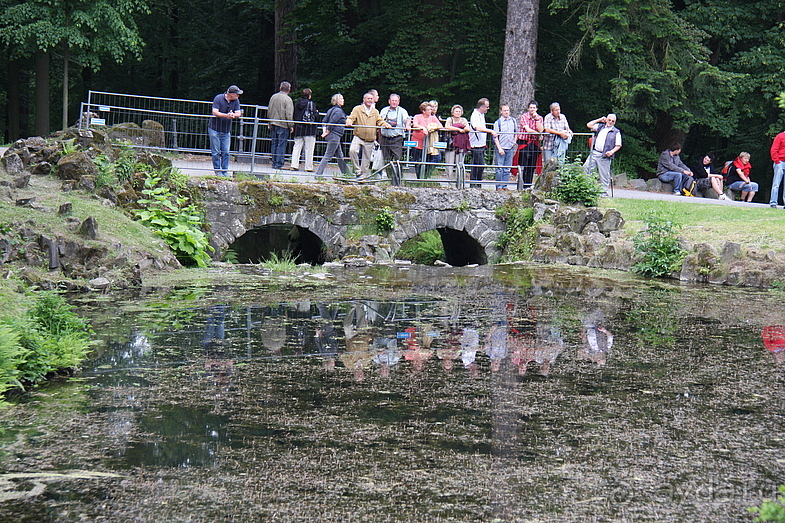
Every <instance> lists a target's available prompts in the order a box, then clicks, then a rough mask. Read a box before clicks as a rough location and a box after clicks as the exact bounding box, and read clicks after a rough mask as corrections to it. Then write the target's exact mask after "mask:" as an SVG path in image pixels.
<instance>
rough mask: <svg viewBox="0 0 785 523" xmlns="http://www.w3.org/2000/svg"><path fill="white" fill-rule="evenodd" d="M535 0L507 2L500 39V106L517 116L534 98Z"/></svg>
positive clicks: (538, 8) (536, 27)
mask: <svg viewBox="0 0 785 523" xmlns="http://www.w3.org/2000/svg"><path fill="white" fill-rule="evenodd" d="M539 16H540V1H539V0H509V2H508V3H507V29H506V32H505V39H504V65H503V68H502V86H501V87H502V88H501V103H503V104H507V105H509V106H510V111H511V114H513V115H520V114H521V113H523V111H525V110H526V108H527V107H528V104H529V101H530V100H531V99H532V98H533V97H534V90H535V83H534V73H535V71H536V68H537V33H538V31H537V30H538V22H539Z"/></svg>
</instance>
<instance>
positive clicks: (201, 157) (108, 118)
mask: <svg viewBox="0 0 785 523" xmlns="http://www.w3.org/2000/svg"><path fill="white" fill-rule="evenodd" d="M241 109H242V110H243V116H242V118H239V119H237V120H235V121H234V122H232V124H231V125H232V132H231V141H230V154H231V155H232V156H233V158H234V161H233V164H234V165H230V170H232V171H235V172H248V173H250V174H252V175H257V176H265V175H271V174H278V175H285V174H294V172H291V173H288V172H281V171H273V170H272V169H271V167H270V166H269V165H270V164H271V140H272V137H271V133H270V130H269V124H270V120H269V119H267V107H266V106H261V105H248V104H241ZM211 113H212V101H204V100H185V99H175V98H159V97H151V96H140V95H130V94H122V93H110V92H103V91H89V92H88V97H87V101H86V102H83V103H82V104H81V112H80V114H81V116H80V118H79V120H78V122H77V123H78V127H79V128H80V129H83V128H86V127H88V126H91V125H92V126H95V125H100V126H106V127H107V128H108V129H110V136H109V137H110V138H111V139H112V140H114V141H125V142H128V143H130V144H132V145H133V146H134V147H135V148H138V149H151V150H156V151H160V152H169V153H172V154H177V155H181V156H180V158H181V159H182V160H181V161H182V162H185V164H186V165H187V167H186V169H187V170H195V171H198V170H205V171H212V170H213V167H212V163H211V161H210V159H211V156H210V142H209V138H208V135H207V124H208V122H209V119H210V118H212V114H211ZM323 115H324V113H320V117H321V116H323ZM320 119H321V118H320ZM289 123H302V122H294V121H290V122H289ZM314 125H317V126H319V128H321V123H320V122H315V123H314ZM353 127H360V126H353ZM516 134H517V133H516ZM527 134H537V133H527ZM541 134H545V133H541ZM351 136H352V133H350V132H348V129H347V132H344V138H343V140H342V144H341V147H342V151H343V153H344V158H345V159H346V160H347V163H348V164H351V160H350V156H349V154H348V152H349V151H348V149H349V142H350V141H351ZM588 136H591V134H590V133H575V135H574V139H573V140H572V142H571V143H570V145H569V147H568V149H567V152H566V159H567V160H573V159H575V158H576V157H578V156H580V157H581V158H585V157H586V156H587V155H588V152H589V149H588V143H587V140H586V139H585V138H587V137H588ZM404 140H405V146H404V148H403V156H402V158H401V161H400V162H398V163H395V162H391V163H384V164H383V165H381V166H380V165H378V164H377V165H376V167H377V168H376V169H372V172H371V173H370V175H367V176H362V177H360V176H349V177H345V178H346V179H347V180H349V181H361V182H371V183H372V182H377V181H386V180H389V178H388V173H389V172H392V170H393V169H399V172H400V173H401V175H402V176H401V177H402V179H403V181H404V182H405V183H407V184H434V183H438V184H439V185H445V184H446V185H455V186H457V187H459V188H462V187H464V186H465V184H466V183H469V184H471V185H504V186H508V187H510V188H518V189H524V188H526V187H525V186H524V185H523V184H522V183H520V182H518V181H517V180H516V179H515V177H514V176H513V177H512V179H511V180H509V181H496V180H495V179H494V177H489V176H488V174H489V169H490V170H491V171H490V172H491V173H493V174H495V171H496V169H497V168H503V167H509V166H501V165H496V164H494V163H493V158H494V155H493V152H494V148H495V146H494V143H493V141H492V139H491V137H490V135H488V136H486V144H487V149H486V151H485V154H484V160H485V164H484V165H481V164H472V163H465V162H464V163H462V164H461V163H459V162H457V160H456V163H453V164H448V163H446V162H444V161H443V160H444V152H445V146H446V143H444V142H437V143H436V144H434V145H435V147H436V148H437V150H439V151H440V153H441V158H440V161H436V162H433V161H428V159H427V156H426V155H425V154H422V156H423V157H422V158H421V159H417V160H415V156H416V155H415V152H414V149H415V147H413V143H414V142H413V141H412V140H411V131H408V132H407V134H406V135H405V137H404ZM287 142H288V143H287V149H286V157H287V158H289V157H290V156H291V153H292V140H291V139H289V140H288V141H287ZM430 145H431V144H429V143H428V135H427V134H426V135H425V137H424V143H423V149H422V151H423V152H425V151H427V150H428V149H429V147H430ZM326 146H327V142H326V141H324V140H323V139H322V138H321V133H318V134H317V135H316V146H315V150H314V164H315V165H316V164H318V162H319V161H320V160H321V159H322V156H323V155H324V152H325V148H326ZM303 153H304V151H303ZM457 154H459V153H456V155H457ZM467 154H468V155H471V151H470V152H468V153H467ZM517 154H518V153H517V152H516V156H517ZM541 158H542V156H541V155H540V159H541ZM303 163H304V158H303ZM472 167H481V168H482V173H483V175H482V179H481V180H469V179H468V178H469V176H468V173H467V171H471V169H472ZM535 168H536V169H537V172H539V168H540V165H538V166H535ZM513 169H515V166H513ZM303 171H304V169H303V170H302V171H300V172H298V173H297V176H298V178H302V177H305V176H314V175H313V173H305V172H303ZM451 171H454V175H453V176H448V173H451ZM355 174H359V173H355ZM335 178H341V176H335Z"/></svg>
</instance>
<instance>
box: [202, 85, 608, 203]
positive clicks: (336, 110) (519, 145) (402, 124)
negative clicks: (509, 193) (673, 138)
mask: <svg viewBox="0 0 785 523" xmlns="http://www.w3.org/2000/svg"><path fill="white" fill-rule="evenodd" d="M290 91H291V84H289V82H281V84H280V88H279V91H278V92H277V93H275V94H274V95H273V96H272V97H271V98H270V102H269V104H268V110H267V111H268V112H267V118H268V124H269V128H270V136H271V158H272V167H273V168H274V169H283V167H284V160H285V154H286V143H287V140H288V139H289V137H291V138H293V140H294V148H293V150H292V159H291V165H290V167H289V168H290V169H291V170H293V171H299V170H300V157H301V156H303V157H304V158H303V159H304V162H303V166H304V170H305V171H306V172H314V173H315V174H316V175H322V174H323V173H324V171H325V169H326V167H327V164H328V163H329V162H330V161H332V160H335V161H336V162H337V163H338V167H339V168H340V170H341V172H342V173H343V174H348V173H349V166H348V165H347V162H346V159H345V158H344V156H343V150H342V148H341V143H342V140H343V134H344V132H345V130H346V128H352V141H351V144H350V146H349V157H350V158H351V161H352V164H353V167H354V172H355V174H356V176H358V177H360V176H366V175H368V174H369V173H370V165H371V159H372V157H373V154H374V151H375V149H376V148H377V146H378V149H379V151H380V152H381V156H382V160H383V161H384V163H386V164H387V165H388V167H387V170H388V176H389V177H390V179H391V180H392V182H393V184H395V185H400V183H401V182H402V178H403V176H402V169H401V166H400V163H399V162H400V160H401V159H402V158H403V147H404V141H405V139H406V136H407V135H408V134H409V133H411V141H412V142H413V150H412V153H413V154H412V161H413V163H414V164H415V165H414V169H415V173H416V174H417V177H418V178H419V177H422V176H425V177H428V176H429V174H430V172H431V171H432V170H433V167H434V164H436V163H438V162H440V161H442V159H443V160H444V162H445V164H446V175H447V178H448V179H455V177H456V171H457V170H458V169H460V170H461V171H463V169H464V168H463V166H464V161H465V157H466V155H467V154H468V153H471V162H472V165H471V171H470V180H471V181H473V182H478V181H480V180H482V178H483V174H484V171H485V165H486V161H485V158H486V152H487V144H488V135H490V137H491V139H492V147H493V149H494V165H495V166H496V176H495V178H496V181H498V182H500V183H498V184H497V185H496V188H497V189H499V190H504V189H506V188H507V183H508V182H509V180H510V177H511V170H512V168H514V167H518V168H519V170H520V173H519V174H520V176H519V182H518V186H519V188H523V187H528V186H530V185H531V183H532V180H533V177H534V173H535V172H536V169H537V166H538V164H539V156H540V154H542V159H543V162H547V161H548V160H549V159H550V158H551V157H555V158H557V159H558V160H559V161H564V158H565V155H566V152H567V147H568V145H569V143H570V141H571V140H572V136H573V131H572V130H571V129H570V125H569V123H568V121H567V117H566V116H565V115H563V114H561V107H560V106H559V104H558V103H555V102H554V103H552V104H551V105H550V111H549V113H548V114H547V115H545V116H544V117H543V116H540V115H539V114H538V113H537V110H538V105H537V102H536V101H531V102H530V103H529V104H528V108H527V110H526V111H525V112H524V113H523V114H522V115H521V116H520V117H519V118H517V119H516V118H515V117H513V116H512V115H511V110H510V107H509V105H506V104H502V105H501V106H500V108H499V113H500V116H499V118H498V119H497V120H496V121H495V122H494V123H493V124H492V125H489V124H488V123H487V122H486V119H485V115H486V113H487V112H488V110H489V109H490V101H489V100H488V99H487V98H480V99H479V100H478V101H477V104H476V106H475V107H474V109H473V110H472V112H471V115H470V117H469V119H467V118H465V117H464V109H463V107H462V106H461V105H457V104H456V105H453V106H452V108H451V109H450V116H449V117H447V118H446V119H441V118H439V117H438V116H437V111H438V102H436V100H431V101H427V102H423V103H421V104H420V106H419V110H420V112H419V114H417V115H414V117H411V116H410V115H409V113H408V112H407V111H406V109H404V108H403V107H401V105H400V103H401V97H400V96H399V95H397V94H395V93H393V94H391V95H390V96H389V99H388V105H387V106H386V107H384V108H383V109H382V110H381V111H379V110H377V108H376V104H377V102H378V101H379V94H378V92H377V91H376V90H374V89H371V90H370V91H368V92H367V93H365V95H363V101H362V103H361V104H359V105H357V106H355V107H354V108H353V109H352V111H351V113H350V114H348V115H347V114H346V113H345V112H344V110H343V105H344V103H345V100H344V97H343V95H341V94H340V93H336V94H334V95H333V96H332V99H331V100H330V102H331V107H330V109H329V110H328V111H327V113H326V114H325V115H324V118H322V119H321V121H319V111H318V108H317V107H316V104H315V103H314V101H313V99H312V92H311V90H310V89H303V90H302V93H301V95H300V97H299V98H298V99H297V100H295V101H293V100H292V98H291V96H290ZM240 94H242V91H241V90H240V89H239V88H237V86H231V87H230V88H229V89H228V90H227V91H226V93H221V94H219V95H217V96H216V97H215V99H214V100H213V116H214V118H211V119H210V124H209V125H208V127H209V135H210V145H211V152H212V155H213V167H214V169H215V172H216V174H218V175H223V176H225V175H227V174H228V160H229V130H230V128H231V120H232V119H234V118H239V117H240V116H242V111H241V110H240V104H239V100H238V98H239V95H240ZM606 122H610V123H609V125H608V126H607V130H605V131H604V132H603V134H602V136H599V135H598V138H599V140H598V141H597V142H596V148H597V149H596V154H594V153H593V154H592V156H591V157H590V158H589V159H587V165H586V167H587V169H593V168H595V167H596V168H598V170H599V171H600V178H601V180H603V181H604V185H605V186H606V188H609V187H610V159H611V158H612V157H613V154H614V153H615V152H616V151H617V150H618V149H619V147H621V134H620V133H619V132H618V129H616V128H615V127H614V126H613V124H614V123H615V116H613V115H609V117H603V118H598V119H597V120H593V121H592V122H589V128H590V129H592V130H594V126H595V124H599V125H598V129H597V131H603V129H606V126H604V125H603V124H605V123H606ZM611 131H612V132H611ZM608 132H611V135H610V136H611V139H610V141H609V142H608V143H611V145H612V146H611V147H610V148H606V147H605V144H606V141H607V140H606V133H608ZM317 135H321V137H322V138H324V139H325V141H326V142H327V148H326V150H325V153H324V156H323V157H322V159H321V161H320V162H319V164H318V166H317V167H316V169H314V163H313V157H314V148H315V144H316V136H317ZM440 148H443V149H444V157H443V158H442V154H441V151H440ZM471 186H472V187H479V184H477V183H472V184H471Z"/></svg>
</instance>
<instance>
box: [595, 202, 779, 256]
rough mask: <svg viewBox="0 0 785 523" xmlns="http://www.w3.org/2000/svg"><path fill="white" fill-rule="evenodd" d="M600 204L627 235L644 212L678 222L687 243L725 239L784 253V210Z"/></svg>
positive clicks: (716, 242)
mask: <svg viewBox="0 0 785 523" xmlns="http://www.w3.org/2000/svg"><path fill="white" fill-rule="evenodd" d="M600 207H601V208H604V209H608V208H615V209H618V210H619V212H621V214H622V216H624V219H625V220H626V225H625V227H624V230H625V231H626V232H627V233H629V234H634V233H635V232H637V231H639V230H641V229H642V228H643V226H644V222H643V219H644V218H645V217H646V215H648V214H651V213H653V214H655V215H657V216H659V217H662V218H669V219H671V220H672V221H674V222H675V223H678V224H680V225H681V227H682V229H681V231H680V233H679V236H680V237H682V238H684V239H685V240H687V241H689V242H693V243H695V242H707V243H709V244H711V245H713V246H715V247H720V246H722V244H723V243H724V242H726V241H730V242H736V243H740V244H742V245H745V246H755V247H757V248H759V249H762V250H768V249H771V250H774V251H776V252H785V211H783V210H782V209H771V208H768V207H759V206H749V207H746V206H731V205H708V204H702V203H692V202H690V201H677V202H674V201H665V200H632V199H624V198H613V199H607V198H606V199H603V200H601V202H600Z"/></svg>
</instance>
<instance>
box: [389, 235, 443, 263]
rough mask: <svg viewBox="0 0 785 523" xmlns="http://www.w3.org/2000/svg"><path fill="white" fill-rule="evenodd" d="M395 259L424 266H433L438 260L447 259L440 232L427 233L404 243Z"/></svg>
mask: <svg viewBox="0 0 785 523" xmlns="http://www.w3.org/2000/svg"><path fill="white" fill-rule="evenodd" d="M395 257H396V258H400V259H402V260H410V261H412V262H414V263H419V264H422V265H433V263H434V262H435V261H436V260H444V258H445V255H444V244H443V243H442V237H441V235H440V234H439V232H438V231H425V232H424V233H422V234H420V235H419V236H415V237H414V238H410V239H408V240H406V241H405V242H403V245H401V248H400V249H399V250H398V253H397V254H396V255H395Z"/></svg>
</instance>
